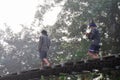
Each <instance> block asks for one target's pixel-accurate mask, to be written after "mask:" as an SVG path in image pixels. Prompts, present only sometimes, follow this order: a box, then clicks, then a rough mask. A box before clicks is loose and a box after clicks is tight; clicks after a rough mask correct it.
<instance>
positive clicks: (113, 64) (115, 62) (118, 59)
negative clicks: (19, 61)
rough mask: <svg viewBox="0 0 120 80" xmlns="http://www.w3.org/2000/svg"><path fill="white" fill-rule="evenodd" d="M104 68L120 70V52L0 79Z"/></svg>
mask: <svg viewBox="0 0 120 80" xmlns="http://www.w3.org/2000/svg"><path fill="white" fill-rule="evenodd" d="M94 69H97V70H99V71H101V72H102V71H104V70H106V69H107V70H120V54H118V55H111V56H106V57H103V58H102V59H94V60H87V61H76V62H66V63H64V64H59V65H55V66H52V67H45V68H44V69H43V70H40V69H33V70H29V71H23V72H19V73H13V74H9V75H3V76H1V77H0V80H31V79H35V78H41V76H51V75H54V76H59V75H60V74H61V73H65V74H66V73H67V74H72V73H73V72H76V73H80V72H84V71H91V72H92V71H93V70H94Z"/></svg>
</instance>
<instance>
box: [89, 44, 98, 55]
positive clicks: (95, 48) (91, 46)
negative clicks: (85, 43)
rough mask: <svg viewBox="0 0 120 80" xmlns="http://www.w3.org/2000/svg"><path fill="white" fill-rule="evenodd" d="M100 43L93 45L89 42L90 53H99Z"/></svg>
mask: <svg viewBox="0 0 120 80" xmlns="http://www.w3.org/2000/svg"><path fill="white" fill-rule="evenodd" d="M99 49H100V45H93V44H91V45H90V47H89V51H90V52H91V53H99Z"/></svg>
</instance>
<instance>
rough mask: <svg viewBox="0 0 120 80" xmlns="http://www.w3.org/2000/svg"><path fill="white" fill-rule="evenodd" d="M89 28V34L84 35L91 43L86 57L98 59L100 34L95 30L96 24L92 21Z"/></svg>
mask: <svg viewBox="0 0 120 80" xmlns="http://www.w3.org/2000/svg"><path fill="white" fill-rule="evenodd" d="M89 28H90V29H91V31H90V33H86V35H87V37H88V39H89V40H90V41H91V44H90V46H89V50H88V53H87V54H88V55H89V56H90V57H91V58H93V59H96V58H99V48H100V33H99V30H98V29H97V26H96V24H95V23H94V21H92V22H91V23H90V24H89Z"/></svg>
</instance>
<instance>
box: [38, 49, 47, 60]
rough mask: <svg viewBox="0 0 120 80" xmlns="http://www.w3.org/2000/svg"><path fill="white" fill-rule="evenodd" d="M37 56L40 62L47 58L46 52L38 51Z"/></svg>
mask: <svg viewBox="0 0 120 80" xmlns="http://www.w3.org/2000/svg"><path fill="white" fill-rule="evenodd" d="M39 54H40V55H39V56H40V59H41V60H43V59H44V58H47V51H40V52H39Z"/></svg>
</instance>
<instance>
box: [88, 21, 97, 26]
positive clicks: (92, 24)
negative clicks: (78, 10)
mask: <svg viewBox="0 0 120 80" xmlns="http://www.w3.org/2000/svg"><path fill="white" fill-rule="evenodd" d="M89 27H97V26H96V24H95V23H94V22H93V21H92V22H91V23H90V24H89Z"/></svg>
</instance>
